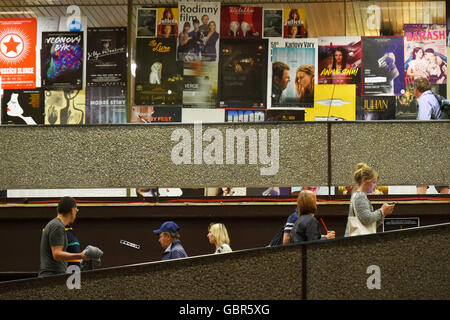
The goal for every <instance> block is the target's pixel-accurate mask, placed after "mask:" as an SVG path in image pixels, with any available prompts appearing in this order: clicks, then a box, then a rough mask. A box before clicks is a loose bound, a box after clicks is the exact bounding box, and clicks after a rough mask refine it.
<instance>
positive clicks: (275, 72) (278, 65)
mask: <svg viewBox="0 0 450 320" xmlns="http://www.w3.org/2000/svg"><path fill="white" fill-rule="evenodd" d="M284 70H289V66H288V65H287V64H286V63H284V62H274V63H273V64H272V78H273V77H278V78H279V79H282V78H283V72H284Z"/></svg>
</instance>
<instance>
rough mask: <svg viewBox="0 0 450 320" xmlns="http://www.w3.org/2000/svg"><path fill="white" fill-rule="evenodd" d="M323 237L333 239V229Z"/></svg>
mask: <svg viewBox="0 0 450 320" xmlns="http://www.w3.org/2000/svg"><path fill="white" fill-rule="evenodd" d="M325 237H326V238H327V239H334V238H336V232H334V231H331V232H328V233H327V235H326V236H325Z"/></svg>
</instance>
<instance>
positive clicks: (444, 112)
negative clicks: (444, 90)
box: [434, 93, 450, 120]
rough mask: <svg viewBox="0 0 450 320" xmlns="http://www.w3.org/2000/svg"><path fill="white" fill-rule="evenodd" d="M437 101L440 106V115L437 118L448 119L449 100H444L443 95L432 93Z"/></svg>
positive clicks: (449, 114)
mask: <svg viewBox="0 0 450 320" xmlns="http://www.w3.org/2000/svg"><path fill="white" fill-rule="evenodd" d="M434 96H435V97H436V99H437V101H438V102H439V106H440V108H441V117H440V118H439V120H446V119H450V101H449V100H446V99H445V98H444V97H443V96H441V95H439V94H436V93H434Z"/></svg>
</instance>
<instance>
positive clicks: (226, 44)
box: [219, 39, 267, 108]
mask: <svg viewBox="0 0 450 320" xmlns="http://www.w3.org/2000/svg"><path fill="white" fill-rule="evenodd" d="M266 66H267V40H266V39H261V40H247V41H242V40H231V39H222V40H221V42H220V60H219V70H220V71H219V90H220V105H219V106H220V107H227V108H236V107H238V108H265V107H266V91H267V81H266V79H267V67H266Z"/></svg>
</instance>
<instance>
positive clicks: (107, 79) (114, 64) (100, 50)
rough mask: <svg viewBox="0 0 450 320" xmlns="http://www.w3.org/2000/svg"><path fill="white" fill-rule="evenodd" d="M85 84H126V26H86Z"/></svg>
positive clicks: (89, 85)
mask: <svg viewBox="0 0 450 320" xmlns="http://www.w3.org/2000/svg"><path fill="white" fill-rule="evenodd" d="M87 37H88V41H87V71H86V73H87V74H86V86H88V87H91V86H92V87H96V86H99V87H102V86H105V87H107V86H110V87H112V86H122V87H125V86H126V85H127V28H125V27H117V28H88V31H87Z"/></svg>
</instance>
